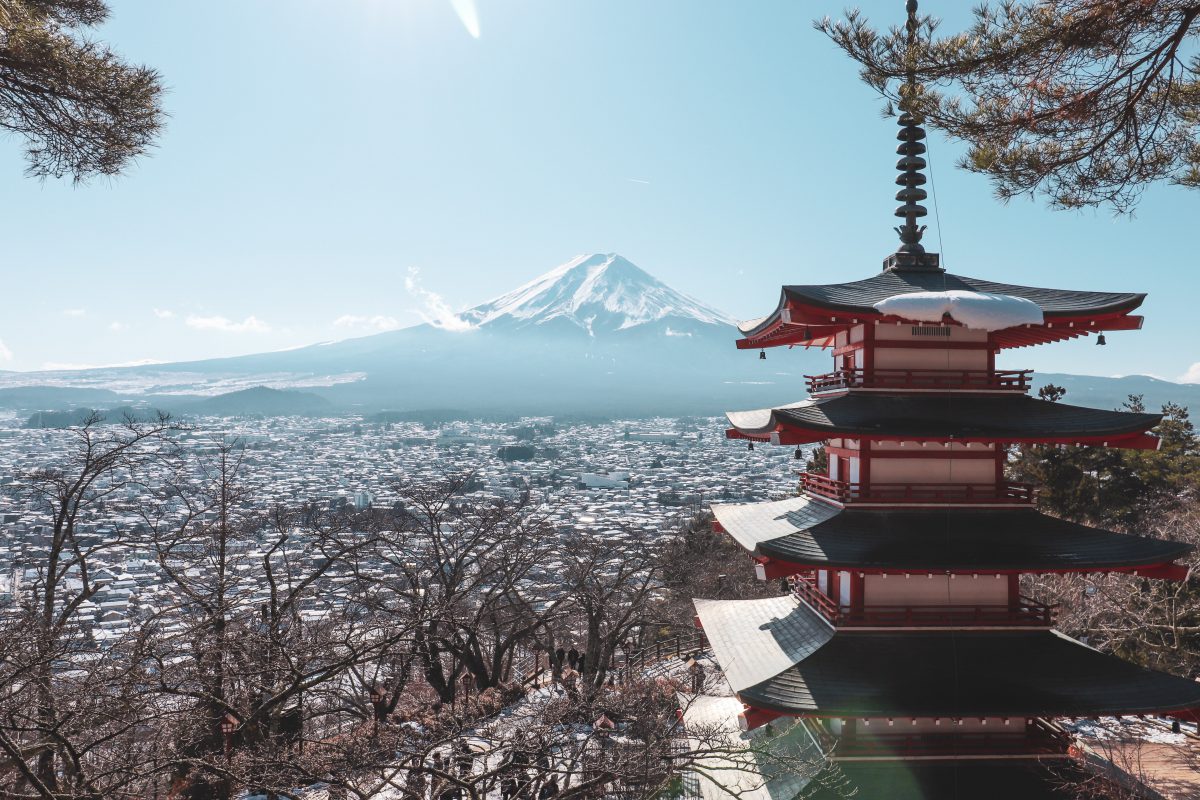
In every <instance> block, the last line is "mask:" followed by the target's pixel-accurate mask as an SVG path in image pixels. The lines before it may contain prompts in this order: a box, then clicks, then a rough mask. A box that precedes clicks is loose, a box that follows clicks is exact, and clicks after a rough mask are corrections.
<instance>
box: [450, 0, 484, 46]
mask: <svg viewBox="0 0 1200 800" xmlns="http://www.w3.org/2000/svg"><path fill="white" fill-rule="evenodd" d="M450 5H451V6H453V7H454V13H455V14H457V15H458V21H459V22H461V23H462V24H463V27H464V28H466V29H467V33H469V34H471V36H472V38H475V39H478V38H479V9H477V8H476V7H475V0H450Z"/></svg>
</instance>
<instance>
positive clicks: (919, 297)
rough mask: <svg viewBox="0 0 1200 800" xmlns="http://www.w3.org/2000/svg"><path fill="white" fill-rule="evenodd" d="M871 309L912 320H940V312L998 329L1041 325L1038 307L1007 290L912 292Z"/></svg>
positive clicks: (970, 324) (973, 325)
mask: <svg viewBox="0 0 1200 800" xmlns="http://www.w3.org/2000/svg"><path fill="white" fill-rule="evenodd" d="M875 310H876V311H879V312H880V313H881V314H889V315H894V316H897V317H900V318H901V319H907V320H912V321H914V322H941V321H942V316H943V315H945V314H949V315H950V317H951V319H954V320H956V321H957V322H961V323H962V324H963V325H965V326H967V327H968V328H975V329H976V330H984V331H999V330H1003V329H1004V328H1011V327H1013V326H1015V325H1041V324H1042V322H1044V321H1045V318H1044V317H1043V315H1042V309H1041V307H1040V306H1038V304H1037V303H1035V302H1033V301H1032V300H1026V299H1025V298H1024V297H1013V296H1012V295H1007V294H990V293H988V292H966V291H962V290H960V289H953V290H951V291H948V292H912V293H910V294H898V295H893V296H892V297H888V298H886V299H884V300H880V301H879V302H878V303H876V304H875Z"/></svg>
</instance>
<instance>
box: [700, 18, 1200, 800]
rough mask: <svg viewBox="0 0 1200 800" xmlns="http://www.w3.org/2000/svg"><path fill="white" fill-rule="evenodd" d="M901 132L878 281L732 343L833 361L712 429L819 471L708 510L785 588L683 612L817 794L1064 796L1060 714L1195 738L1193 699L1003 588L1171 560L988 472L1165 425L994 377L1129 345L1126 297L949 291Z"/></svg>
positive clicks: (981, 287)
mask: <svg viewBox="0 0 1200 800" xmlns="http://www.w3.org/2000/svg"><path fill="white" fill-rule="evenodd" d="M908 8H909V31H910V37H911V36H914V35H915V29H916V17H915V11H916V3H915V2H914V1H913V0H909V3H908ZM911 80H912V77H911V76H910V81H911ZM919 123H920V120H919V119H917V118H916V117H915V116H914V115H913V114H911V113H907V112H905V113H903V114H902V115H901V117H900V119H899V124H900V132H899V134H898V137H897V138H898V139H899V140H900V145H899V147H898V148H897V153H898V154H899V155H900V160H899V162H898V163H897V168H898V170H899V172H900V174H899V176H898V177H897V179H896V183H897V184H899V185H900V187H901V188H900V190H899V191H898V192H897V195H896V198H897V200H899V201H901V202H902V205H901V206H900V207H899V208H897V210H896V215H897V216H898V217H901V218H903V220H904V222H903V224H902V225H901V226H900V227H898V228H897V231H898V233H899V234H900V240H901V245H900V247H899V248H898V250H897V251H896V252H895V253H893V254H892V255H890V256H888V257H887V258H886V259H885V260H884V262H883V271H882V272H881V273H879V274H878V275H875V276H873V277H870V278H867V279H865V280H861V281H855V282H852V283H841V284H830V285H804V286H785V287H783V292H782V296H781V298H780V300H779V304H778V306H777V307H776V308H775V310H774V311H772V312H771V313H770V314H769V315H767V316H766V317H763V318H761V319H757V320H753V321H751V322H748V323H745V324H743V325H742V326H740V331H741V333H742V335H743V336H744V338H743V339H741V340H740V341H739V342H738V347H739V348H743V349H751V350H760V349H763V348H768V347H777V346H789V347H791V346H797V345H802V346H804V347H806V348H807V347H813V346H815V347H822V348H829V349H832V351H833V358H834V369H833V371H832V372H829V373H827V374H824V375H817V376H810V377H808V379H807V380H808V389H809V391H810V396H809V397H808V398H807V399H805V400H803V401H801V402H798V403H795V404H792V405H788V406H784V407H779V408H766V409H761V410H758V411H742V412H731V413H729V414H728V417H729V421H730V423H731V426H732V427H730V428H729V430H728V432H727V435H728V436H729V437H730V438H733V439H743V440H747V441H748V442H749V443H750V446H751V447H753V444H754V443H756V442H761V443H764V444H768V443H769V444H772V445H785V446H799V445H804V444H810V443H817V442H822V443H824V446H825V452H826V453H827V455H828V470H827V471H826V472H822V473H812V472H808V473H803V474H802V476H801V487H800V489H801V490H800V493H799V494H798V496H795V497H792V498H788V499H786V500H781V501H777V502H767V503H757V504H745V505H715V506H713V512H714V514H715V517H716V525H717V527H718V528H719V529H720V530H722V531H724V532H725V533H727V534H728V535H729V536H731V537H732V538H733V539H734V540H736V541H737V543H738V544H739V545H741V546H742V547H743V548H745V549H746V550H747V551H749V553H750V554H751V556H752V557H753V561H754V564H755V568H756V569H757V571H758V575H759V577H760V578H762V579H768V580H769V579H779V578H788V579H790V581H791V584H792V586H793V587H794V592H793V593H792V594H790V595H788V596H785V597H779V598H770V599H766V600H748V601H709V600H697V601H696V607H697V611H698V624H700V625H701V626H702V627H703V628H704V630H705V632H706V633H707V635H708V639H709V641H710V643H711V645H712V648H713V651H714V654H715V656H716V657H717V659H718V661H719V662H720V663H721V666H722V669H723V671H724V674H725V677H726V678H727V680H728V681H729V683H730V687H731V688H732V689H733V691H734V692H735V694H736V695H737V697H738V698H739V699H740V700H741V702H742V703H743V704H744V706H745V711H744V713H743V715H742V724H743V727H744V728H747V729H753V728H756V727H758V726H760V725H763V724H764V723H767V722H771V721H773V720H776V719H780V718H801V719H802V720H803V722H804V724H805V725H806V726H807V727H809V729H810V730H811V731H812V732H813V733H814V736H815V737H816V738H817V739H818V740H819V741H822V742H823V743H824V744H825V745H827V749H828V750H829V752H830V754H831V755H830V758H831V759H832V761H833V762H834V763H835V764H836V769H835V770H834V773H835V774H836V779H834V778H831V777H829V775H826V776H825V777H826V779H827V780H828V784H829V785H828V786H825V788H822V789H818V788H817V787H819V786H823V785H824V784H822V783H821V781H820V780H818V781H817V784H816V785H814V787H813V789H814V790H816V793H815V794H814V795H813V796H815V797H826V796H828V797H838V796H843V793H844V791H843V790H848V789H854V788H857V789H859V793H858V794H857V797H859V798H866V799H868V800H874V798H889V800H891V799H892V798H895V799H896V800H905V799H907V798H937V799H939V800H940V799H941V798H993V797H995V798H1001V797H1003V798H1042V797H1065V796H1069V795H1066V794H1063V792H1064V791H1065V790H1064V789H1063V781H1062V780H1061V776H1062V775H1063V771H1064V770H1066V771H1067V772H1070V771H1071V770H1072V769H1073V768H1076V769H1077V767H1073V764H1074V763H1075V762H1073V761H1072V759H1071V757H1070V755H1069V753H1068V750H1069V749H1070V745H1071V739H1070V737H1069V736H1068V734H1067V731H1065V730H1064V729H1063V728H1062V727H1061V726H1060V725H1059V724H1058V723H1056V721H1055V719H1056V718H1063V717H1094V716H1100V715H1148V714H1154V715H1174V716H1176V717H1184V718H1187V719H1196V718H1197V717H1196V712H1197V711H1198V710H1200V683H1197V682H1195V681H1191V680H1186V679H1183V678H1178V677H1175V676H1172V675H1168V674H1164V673H1159V672H1154V671H1151V670H1147V669H1144V668H1142V667H1139V666H1135V665H1133V664H1130V663H1127V662H1125V661H1123V660H1121V659H1119V658H1116V657H1114V656H1110V655H1106V654H1104V653H1101V652H1099V651H1096V650H1094V649H1092V648H1090V647H1088V646H1086V645H1084V644H1081V643H1080V642H1077V641H1075V640H1073V639H1071V638H1069V637H1067V636H1064V635H1062V634H1060V633H1057V632H1056V631H1054V630H1053V627H1052V626H1053V623H1054V609H1053V608H1052V607H1048V606H1046V605H1043V604H1041V603H1038V602H1036V601H1034V600H1031V599H1029V598H1026V597H1024V596H1022V594H1021V591H1020V577H1021V575H1022V574H1023V573H1041V574H1045V573H1070V572H1080V573H1100V572H1127V573H1131V574H1135V575H1139V576H1144V577H1146V578H1151V579H1162V580H1182V579H1184V578H1185V577H1186V568H1185V567H1184V566H1182V565H1180V564H1179V563H1178V561H1177V560H1178V559H1179V558H1180V557H1181V556H1183V555H1184V554H1185V553H1186V552H1187V551H1188V550H1189V548H1188V547H1187V546H1186V545H1183V544H1178V543H1175V542H1169V541H1161V540H1156V539H1150V538H1143V537H1140V536H1134V535H1127V534H1120V533H1115V532H1111V531H1105V530H1098V529H1095V528H1091V527H1087V526H1084V525H1080V524H1076V523H1073V522H1068V521H1065V520H1062V519H1057V518H1055V517H1051V516H1047V515H1045V514H1042V513H1040V512H1039V511H1038V510H1037V509H1036V504H1035V496H1036V488H1035V487H1033V486H1030V485H1028V484H1022V483H1015V482H1013V481H1010V480H1008V479H1007V478H1006V476H1005V465H1006V460H1007V454H1008V450H1009V448H1010V446H1012V445H1016V444H1043V445H1083V446H1092V447H1121V448H1140V449H1153V448H1155V447H1156V446H1157V444H1158V442H1157V439H1156V438H1155V437H1154V436H1153V435H1152V434H1150V433H1148V431H1149V430H1150V429H1151V428H1153V427H1154V426H1155V425H1156V424H1157V423H1158V421H1159V420H1160V416H1159V415H1156V414H1141V413H1125V412H1117V411H1102V410H1097V409H1091V408H1082V407H1076V406H1071V405H1067V404H1064V403H1058V402H1049V401H1045V400H1039V399H1035V398H1032V397H1030V396H1029V388H1030V372H1029V371H1028V370H1021V371H1001V370H997V369H996V363H995V359H996V354H997V353H998V352H999V351H1000V350H1004V349H1008V348H1017V347H1025V346H1029V345H1037V344H1046V343H1050V342H1057V341H1061V340H1065V339H1072V338H1075V337H1080V336H1087V335H1089V334H1098V335H1101V336H1102V335H1103V334H1102V332H1104V331H1119V330H1136V329H1138V328H1140V327H1141V323H1142V318H1141V317H1139V316H1135V315H1134V314H1133V312H1134V311H1135V310H1137V308H1138V307H1139V306H1140V305H1141V303H1142V301H1143V299H1144V295H1142V294H1134V293H1113V292H1088V291H1075V290H1069V291H1068V290H1057V289H1039V288H1032V287H1027V286H1015V285H1009V284H1003V283H995V282H992V281H986V280H981V279H978V278H970V277H964V276H959V275H952V274H948V273H947V272H945V271H944V270H943V269H942V267H941V265H940V263H939V258H938V255H937V254H936V253H928V252H925V250H924V248H923V247H922V245H921V236H922V232H923V230H924V228H923V227H919V226H918V224H917V220H918V219H919V218H921V217H923V216H925V213H926V210H925V208H923V207H922V206H921V205H920V201H922V200H924V199H925V197H926V193H925V190H924V189H922V188H921V187H922V185H923V184H924V183H925V177H924V175H923V174H922V170H923V168H924V167H925V160H924V159H923V158H922V154H923V153H924V152H925V146H924V144H922V140H923V139H924V138H925V131H924V130H923V128H922V127H921V125H920V124H919ZM1099 343H1103V339H1101V340H1100V342H1099ZM820 777H821V776H818V778H820ZM822 792H824V793H822Z"/></svg>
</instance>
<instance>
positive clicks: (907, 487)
mask: <svg viewBox="0 0 1200 800" xmlns="http://www.w3.org/2000/svg"><path fill="white" fill-rule="evenodd" d="M800 488H801V489H802V490H803V491H805V492H807V493H808V494H812V495H816V496H817V497H823V498H825V499H827V500H833V501H835V502H838V503H841V504H843V505H851V504H854V503H871V504H877V505H911V504H931V503H934V504H936V503H945V504H959V505H972V504H977V505H1029V504H1031V503H1033V501H1034V499H1035V496H1034V494H1035V493H1034V487H1033V484H1031V483H1018V482H1016V481H1000V482H998V483H869V484H861V483H849V482H847V481H839V480H834V479H833V478H830V477H829V476H828V475H821V474H819V473H815V472H802V473H800Z"/></svg>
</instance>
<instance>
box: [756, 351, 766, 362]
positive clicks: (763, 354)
mask: <svg viewBox="0 0 1200 800" xmlns="http://www.w3.org/2000/svg"><path fill="white" fill-rule="evenodd" d="M758 360H759V361H766V360H767V351H766V350H759V351H758Z"/></svg>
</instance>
